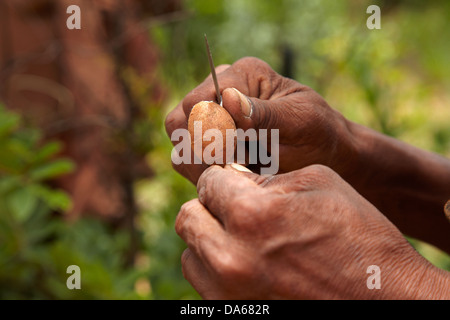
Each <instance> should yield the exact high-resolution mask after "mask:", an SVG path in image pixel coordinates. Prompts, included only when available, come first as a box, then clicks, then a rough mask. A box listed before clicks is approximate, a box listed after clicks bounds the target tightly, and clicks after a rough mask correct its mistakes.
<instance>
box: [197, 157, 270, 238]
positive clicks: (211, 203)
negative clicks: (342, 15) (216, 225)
mask: <svg viewBox="0 0 450 320" xmlns="http://www.w3.org/2000/svg"><path fill="white" fill-rule="evenodd" d="M249 175H255V174H250V173H247V174H242V172H238V171H236V170H229V169H224V168H222V167H219V166H211V167H209V168H208V169H206V170H205V171H204V172H203V173H202V175H201V176H200V178H199V180H198V183H197V192H198V197H199V201H200V202H201V203H202V204H203V205H204V206H205V207H206V208H207V209H208V210H209V211H210V212H211V214H213V215H214V216H215V217H216V218H217V219H218V220H219V221H220V222H221V223H222V224H223V225H224V228H225V229H227V228H228V227H229V226H230V225H233V223H234V222H236V220H237V217H235V216H234V212H236V210H233V209H235V208H233V205H234V204H236V201H237V199H242V197H244V198H248V200H249V201H248V202H247V203H249V202H250V201H253V200H254V199H258V198H259V197H260V196H261V195H260V192H259V191H260V190H259V189H260V187H259V185H258V183H256V182H255V179H253V178H250V177H249ZM243 202H244V203H245V202H246V201H243Z"/></svg>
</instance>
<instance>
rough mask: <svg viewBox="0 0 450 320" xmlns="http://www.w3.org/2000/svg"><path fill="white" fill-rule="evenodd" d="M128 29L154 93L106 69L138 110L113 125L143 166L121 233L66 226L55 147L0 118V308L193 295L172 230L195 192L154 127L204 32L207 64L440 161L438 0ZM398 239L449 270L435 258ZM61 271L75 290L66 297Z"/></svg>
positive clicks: (272, 6) (197, 61) (225, 13)
mask: <svg viewBox="0 0 450 320" xmlns="http://www.w3.org/2000/svg"><path fill="white" fill-rule="evenodd" d="M371 4H377V5H379V6H380V7H381V26H382V29H381V30H369V29H368V28H367V27H366V19H367V18H368V16H369V15H368V14H366V8H367V7H368V6H369V5H371ZM80 6H81V8H82V10H83V4H82V3H81V4H80ZM82 12H83V11H82ZM64 13H65V12H64ZM142 25H143V26H144V27H145V30H146V34H147V36H148V37H149V39H151V40H152V41H153V43H154V44H155V45H156V46H155V48H156V49H155V50H156V52H157V53H158V63H157V64H156V75H155V77H156V78H157V79H158V83H159V85H160V86H161V87H163V88H164V92H165V93H166V94H165V99H161V100H157V102H155V100H150V99H148V98H147V97H148V94H149V90H151V89H152V88H149V82H148V81H147V79H146V78H144V77H141V76H140V75H139V74H137V73H136V72H134V71H133V69H130V68H123V69H121V70H120V72H119V74H120V77H121V81H122V82H123V83H124V84H125V85H126V86H127V88H130V90H129V92H128V95H129V96H131V97H132V98H133V101H134V103H135V104H136V105H137V106H138V107H137V108H138V109H139V110H141V111H143V112H141V113H139V117H138V118H137V119H136V120H135V121H133V122H132V123H131V124H129V125H128V126H125V129H126V132H131V133H132V134H131V135H126V136H123V135H122V134H123V131H120V132H118V133H117V135H115V136H114V137H116V139H118V140H121V143H122V144H126V145H127V146H130V145H131V147H132V148H133V150H132V151H133V152H135V153H139V154H140V155H143V156H144V159H145V162H146V163H147V164H148V166H149V167H150V168H151V169H152V174H151V176H149V177H142V178H136V179H133V180H132V192H133V199H134V201H135V205H134V208H135V210H134V211H135V212H134V214H133V215H132V225H133V229H132V230H131V229H130V228H127V227H120V226H119V227H118V226H117V224H116V223H110V222H109V221H107V222H105V220H104V219H102V218H98V217H96V216H95V214H94V215H83V214H81V215H79V216H77V217H76V218H75V219H73V218H71V217H70V215H69V218H68V217H67V216H68V213H67V212H70V211H71V208H73V207H74V206H75V203H74V199H73V198H72V197H71V192H70V190H69V191H68V190H65V189H63V188H62V187H60V186H59V185H57V184H53V183H52V181H53V180H54V179H55V178H57V177H64V176H66V175H68V174H69V175H70V174H74V173H76V172H77V162H76V161H74V159H71V157H70V156H67V155H66V154H65V153H64V152H62V151H64V140H62V141H61V140H58V139H57V138H58V137H55V138H54V139H43V129H42V128H41V127H40V126H39V124H36V123H33V122H30V121H28V119H27V117H26V116H23V113H22V114H21V113H19V112H16V111H15V110H9V109H10V108H8V109H7V108H6V107H1V108H0V299H197V298H199V297H198V295H197V294H196V293H195V291H194V290H193V289H192V288H191V287H190V285H189V284H188V283H187V282H186V281H185V280H184V278H183V276H182V273H181V265H180V256H181V253H182V251H183V250H184V248H185V245H184V243H183V242H182V241H181V240H180V239H179V238H178V236H177V235H176V234H175V231H174V221H175V218H176V214H177V212H178V210H179V208H180V206H181V205H182V204H183V203H184V202H186V201H188V200H190V199H192V198H195V197H196V192H195V188H194V186H193V185H192V184H190V183H189V182H188V181H186V180H185V179H184V178H182V177H181V176H180V175H178V174H177V173H176V172H175V171H174V170H173V169H172V167H171V162H170V152H171V149H172V145H171V143H170V140H169V138H168V137H167V136H166V133H165V130H164V126H163V123H164V118H165V116H166V114H167V113H168V112H169V111H170V110H171V109H173V108H174V107H175V105H176V104H177V103H178V102H179V101H180V100H181V99H182V98H183V97H184V96H185V95H186V94H187V93H188V92H189V91H190V90H191V89H193V88H194V87H195V86H196V85H197V84H198V83H199V82H201V81H203V79H204V78H205V77H206V76H207V75H208V73H209V69H208V63H207V60H206V54H205V48H204V43H203V34H204V33H206V34H207V35H208V39H209V41H210V44H211V46H212V50H213V56H214V60H215V63H216V64H217V65H218V64H230V63H233V62H234V61H236V60H237V59H239V58H241V57H244V56H255V57H258V58H260V59H263V60H265V61H266V62H268V63H269V64H270V65H271V66H272V67H273V68H274V69H275V70H276V71H278V72H279V73H281V74H283V75H286V76H289V77H291V78H294V79H296V80H298V81H300V82H302V83H304V84H306V85H308V86H310V87H312V88H314V89H315V90H316V91H317V92H318V93H319V94H321V95H322V96H323V97H324V98H325V99H326V100H327V101H328V103H329V104H330V105H331V106H332V107H334V108H336V109H337V110H339V111H340V112H342V113H343V114H344V115H345V116H346V117H347V118H349V119H350V120H352V121H355V122H358V123H361V124H364V125H366V126H369V127H372V128H374V129H376V130H379V131H381V132H383V133H385V134H387V135H390V136H393V137H396V138H398V139H401V140H404V141H406V142H408V143H410V144H413V145H415V146H418V147H420V148H423V149H427V150H430V151H433V152H436V153H440V154H442V155H443V156H446V157H448V158H450V125H449V123H450V64H449V63H448V52H450V41H449V37H450V33H449V30H450V2H448V1H445V0H440V1H438V0H436V1H433V2H424V1H400V0H397V1H387V0H386V1H375V0H373V1H354V0H347V1H329V0H316V1H298V0H280V1H260V0H258V1H256V0H227V1H225V0H218V1H210V0H185V1H180V2H177V6H175V9H173V10H172V11H171V12H170V13H168V14H167V13H166V14H161V15H156V16H152V17H151V18H146V19H145V20H142ZM83 32H89V31H88V30H86V29H85V30H84V31H83ZM88 85H89V84H88ZM6 105H7V103H6V102H5V106H6ZM12 109H14V108H12ZM122 129H123V128H122ZM127 139H128V140H127ZM124 141H125V142H124ZM119 145H120V146H122V145H121V144H119ZM119 150H122V151H123V146H122V149H121V148H119ZM126 150H128V149H126ZM136 150H137V151H136ZM127 152H128V151H127ZM61 153H62V154H63V156H61ZM125 225H126V223H125ZM130 230H131V231H130ZM408 240H409V241H410V242H411V243H412V244H413V245H414V246H415V248H416V249H417V250H418V251H419V252H420V253H421V254H422V255H424V256H425V257H426V258H427V259H428V260H429V261H431V262H432V263H433V264H435V265H437V266H438V267H440V268H443V269H446V270H450V257H449V256H448V255H446V254H445V253H443V252H442V251H440V250H438V249H437V248H434V247H432V246H430V245H428V244H426V243H423V242H420V241H418V240H416V239H411V238H408ZM130 247H132V248H133V257H132V259H130ZM73 264H76V265H78V266H80V268H81V275H82V278H81V279H82V280H81V288H82V289H81V290H68V289H67V287H66V279H67V277H68V276H69V274H67V273H66V268H67V267H68V266H69V265H73Z"/></svg>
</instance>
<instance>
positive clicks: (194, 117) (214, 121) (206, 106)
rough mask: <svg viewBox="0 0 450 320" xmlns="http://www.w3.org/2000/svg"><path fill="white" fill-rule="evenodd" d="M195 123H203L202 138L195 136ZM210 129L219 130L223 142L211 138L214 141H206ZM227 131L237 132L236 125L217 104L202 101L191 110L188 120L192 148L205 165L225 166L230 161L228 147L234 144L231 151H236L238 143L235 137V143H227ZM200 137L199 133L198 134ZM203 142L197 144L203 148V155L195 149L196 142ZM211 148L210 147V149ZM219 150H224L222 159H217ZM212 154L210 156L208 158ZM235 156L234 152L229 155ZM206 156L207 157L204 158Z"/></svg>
mask: <svg viewBox="0 0 450 320" xmlns="http://www.w3.org/2000/svg"><path fill="white" fill-rule="evenodd" d="M195 121H201V124H202V131H201V136H195V135H194V122H195ZM209 129H217V130H219V131H220V133H221V134H222V141H220V140H219V139H218V140H217V141H215V138H214V137H213V138H211V140H212V141H205V140H206V137H204V134H205V132H206V131H207V130H209ZM227 129H231V130H234V132H235V130H236V124H235V123H234V120H233V118H232V117H231V115H230V114H229V113H228V111H227V110H226V109H225V108H223V107H221V106H220V105H218V104H217V103H215V102H213V101H200V102H199V103H197V104H196V105H194V107H193V108H192V110H191V113H190V114H189V119H188V130H189V133H190V135H191V147H192V150H193V151H194V154H195V155H196V157H198V158H199V159H202V162H203V163H206V164H209V165H212V164H217V165H221V166H224V165H225V164H226V163H227V162H228V161H229V160H231V159H227V158H226V156H227V154H226V146H227V142H228V143H233V145H232V146H231V147H232V148H231V150H233V151H234V149H235V148H236V141H235V139H236V138H235V137H233V141H227V133H226V131H227ZM197 135H198V133H197ZM195 138H196V139H197V140H201V141H198V142H197V143H198V144H200V145H201V146H202V149H201V154H200V153H199V151H200V150H196V149H195V147H194V143H195V140H194V139H195ZM208 146H209V147H208ZM207 147H208V150H207V153H206V154H205V153H204V151H205V148H207ZM219 150H222V155H223V156H222V157H221V158H219V159H216V158H215V157H216V154H217V153H218V151H219ZM209 154H210V156H208V155H209ZM233 155H234V152H232V154H230V155H228V156H230V157H231V158H233V157H232V156H233ZM204 156H205V157H204Z"/></svg>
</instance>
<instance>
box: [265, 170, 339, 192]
mask: <svg viewBox="0 0 450 320" xmlns="http://www.w3.org/2000/svg"><path fill="white" fill-rule="evenodd" d="M340 179H341V178H340V177H339V175H338V174H337V173H336V172H334V171H333V170H332V169H330V168H328V167H326V166H323V165H311V166H308V167H305V168H302V169H299V170H295V171H292V172H289V173H284V174H278V175H275V176H272V178H271V179H269V180H268V181H267V183H265V185H264V187H265V188H267V189H273V188H275V189H277V190H283V191H284V192H292V191H296V192H308V191H315V190H319V189H321V190H323V189H326V188H330V187H331V185H332V184H334V183H336V182H337V181H338V180H340Z"/></svg>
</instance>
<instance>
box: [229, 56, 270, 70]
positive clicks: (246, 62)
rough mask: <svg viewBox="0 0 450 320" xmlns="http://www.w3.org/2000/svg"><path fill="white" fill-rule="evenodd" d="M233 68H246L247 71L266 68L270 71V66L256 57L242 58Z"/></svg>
mask: <svg viewBox="0 0 450 320" xmlns="http://www.w3.org/2000/svg"><path fill="white" fill-rule="evenodd" d="M233 67H245V68H246V69H247V68H254V67H265V68H269V69H270V67H269V65H268V64H267V63H266V62H264V61H263V60H261V59H258V58H255V57H244V58H241V59H239V60H237V61H236V62H235V63H233Z"/></svg>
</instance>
